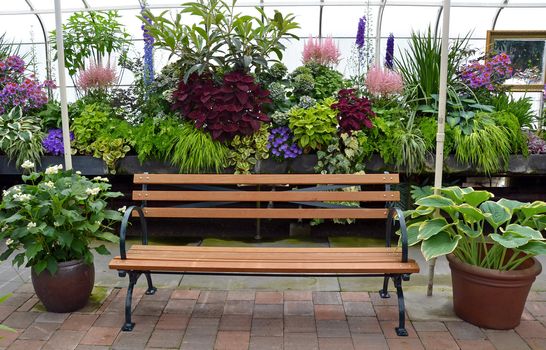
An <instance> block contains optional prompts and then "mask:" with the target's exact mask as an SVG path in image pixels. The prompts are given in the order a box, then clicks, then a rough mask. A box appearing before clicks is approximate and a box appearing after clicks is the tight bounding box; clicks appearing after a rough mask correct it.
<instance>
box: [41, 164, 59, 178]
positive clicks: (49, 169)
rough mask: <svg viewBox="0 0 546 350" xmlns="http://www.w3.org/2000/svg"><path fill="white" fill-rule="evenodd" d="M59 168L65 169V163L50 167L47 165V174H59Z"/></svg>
mask: <svg viewBox="0 0 546 350" xmlns="http://www.w3.org/2000/svg"><path fill="white" fill-rule="evenodd" d="M59 170H63V165H62V164H59V165H52V166H50V167H47V169H46V170H45V173H46V175H53V174H57V173H58V172H59Z"/></svg>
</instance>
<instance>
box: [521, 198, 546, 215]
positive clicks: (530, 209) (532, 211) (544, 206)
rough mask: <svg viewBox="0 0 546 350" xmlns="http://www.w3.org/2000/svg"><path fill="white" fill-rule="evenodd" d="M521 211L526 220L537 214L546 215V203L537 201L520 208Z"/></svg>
mask: <svg viewBox="0 0 546 350" xmlns="http://www.w3.org/2000/svg"><path fill="white" fill-rule="evenodd" d="M520 210H521V212H522V213H523V215H525V217H526V218H529V217H531V216H534V215H537V214H543V213H546V202H541V201H536V202H533V203H531V204H529V205H526V206H524V207H522V208H520Z"/></svg>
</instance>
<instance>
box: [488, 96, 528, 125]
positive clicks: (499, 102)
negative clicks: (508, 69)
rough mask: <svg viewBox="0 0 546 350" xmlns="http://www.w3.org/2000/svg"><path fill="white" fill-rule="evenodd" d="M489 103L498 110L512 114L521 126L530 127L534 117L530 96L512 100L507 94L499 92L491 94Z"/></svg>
mask: <svg viewBox="0 0 546 350" xmlns="http://www.w3.org/2000/svg"><path fill="white" fill-rule="evenodd" d="M489 104H491V105H493V107H495V110H496V111H498V112H507V113H511V114H513V115H514V116H515V117H516V118H517V119H518V122H519V124H520V125H521V126H522V127H527V128H528V127H531V126H532V123H533V119H534V118H535V117H536V116H535V113H534V112H533V101H532V100H531V98H530V97H523V98H520V99H517V100H514V99H512V98H511V97H510V96H509V95H508V94H506V93H501V94H498V95H494V96H492V98H491V101H489Z"/></svg>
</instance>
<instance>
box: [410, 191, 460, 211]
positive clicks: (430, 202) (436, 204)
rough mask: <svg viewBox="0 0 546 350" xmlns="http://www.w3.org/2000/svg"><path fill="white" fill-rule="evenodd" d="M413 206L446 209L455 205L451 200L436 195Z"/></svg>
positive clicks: (420, 200) (422, 199)
mask: <svg viewBox="0 0 546 350" xmlns="http://www.w3.org/2000/svg"><path fill="white" fill-rule="evenodd" d="M415 204H417V205H423V206H426V207H432V208H446V207H451V206H453V205H455V203H454V202H453V201H452V200H451V199H449V198H445V197H442V196H439V195H436V194H433V195H432V196H428V197H425V198H421V199H419V200H418V201H417V202H415Z"/></svg>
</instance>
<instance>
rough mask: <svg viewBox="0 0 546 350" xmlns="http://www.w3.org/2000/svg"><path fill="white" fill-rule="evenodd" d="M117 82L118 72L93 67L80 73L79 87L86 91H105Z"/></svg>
mask: <svg viewBox="0 0 546 350" xmlns="http://www.w3.org/2000/svg"><path fill="white" fill-rule="evenodd" d="M116 80H117V75H116V70H115V69H114V68H111V67H109V66H108V67H103V66H101V65H91V66H90V67H89V68H87V69H86V70H84V71H82V72H80V76H79V78H78V85H79V87H80V88H82V89H83V90H85V91H88V90H90V89H99V90H104V89H107V88H108V87H110V86H112V85H113V84H114V83H115V81H116Z"/></svg>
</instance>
